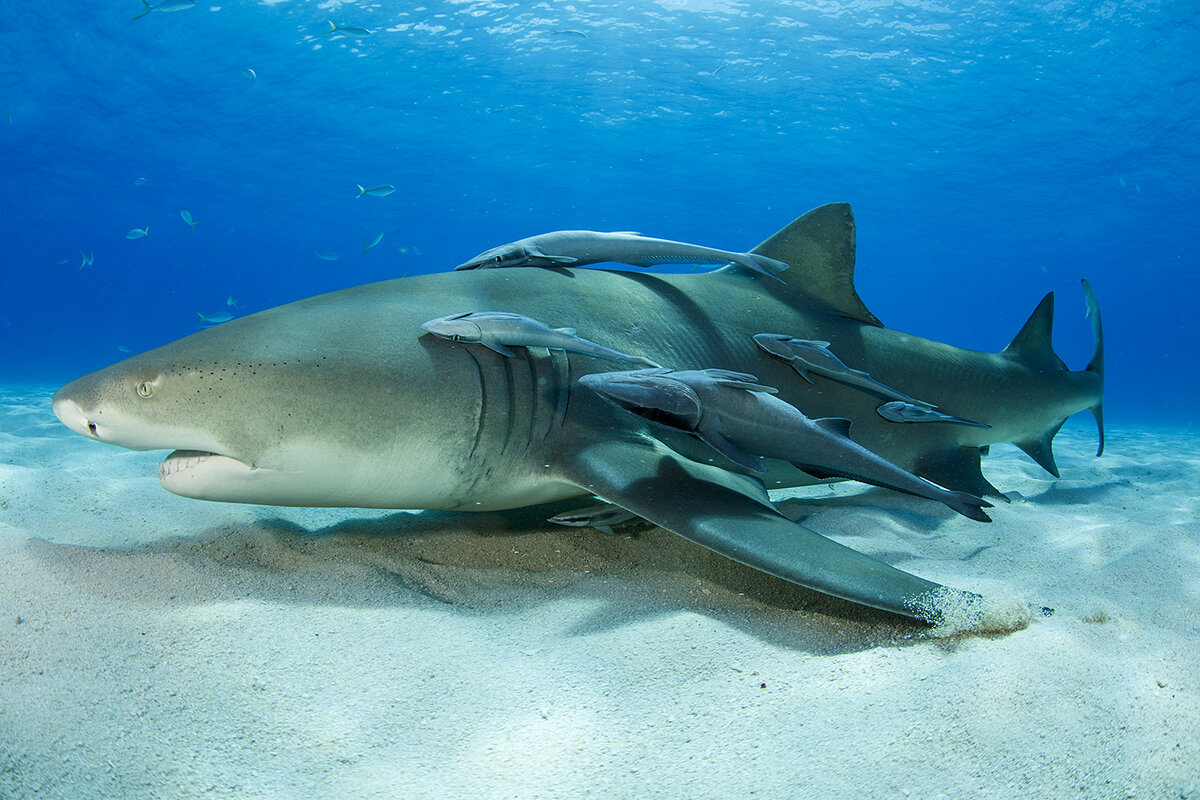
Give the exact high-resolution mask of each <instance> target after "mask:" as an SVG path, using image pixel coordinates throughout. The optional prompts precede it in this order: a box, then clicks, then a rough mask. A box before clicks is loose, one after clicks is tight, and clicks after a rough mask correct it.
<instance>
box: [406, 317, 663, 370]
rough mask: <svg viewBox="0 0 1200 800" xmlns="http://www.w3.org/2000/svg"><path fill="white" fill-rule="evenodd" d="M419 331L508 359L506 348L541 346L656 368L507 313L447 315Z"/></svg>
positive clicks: (567, 332)
mask: <svg viewBox="0 0 1200 800" xmlns="http://www.w3.org/2000/svg"><path fill="white" fill-rule="evenodd" d="M421 329H422V330H424V331H428V332H429V333H432V334H433V335H434V336H437V337H438V338H441V339H447V340H449V341H451V342H463V343H465V344H481V345H483V346H484V347H486V348H488V349H490V350H494V351H496V352H497V353H499V354H500V355H502V356H508V357H509V358H512V357H513V356H515V355H516V354H515V353H513V351H512V350H510V349H509V348H510V347H545V348H548V349H558V350H570V351H571V352H572V353H583V354H584V355H589V356H595V357H596V358H606V359H608V360H609V361H626V362H628V363H630V364H641V365H642V366H646V367H657V366H659V365H658V364H657V363H656V362H654V361H651V360H650V359H648V358H646V357H644V356H631V355H629V354H628V353H622V352H620V351H619V350H613V349H612V348H610V347H605V346H604V345H599V344H596V343H595V342H591V341H588V340H587V339H584V338H583V337H582V336H579V335H577V334H576V333H575V329H574V328H551V327H550V326H549V325H545V324H543V323H541V322H538V321H537V320H536V319H530V318H529V317H526V316H524V315H522V314H512V313H510V312H507V311H468V312H465V313H462V314H450V315H449V316H446V317H438V318H437V319H431V320H429V321H427V322H422V323H421Z"/></svg>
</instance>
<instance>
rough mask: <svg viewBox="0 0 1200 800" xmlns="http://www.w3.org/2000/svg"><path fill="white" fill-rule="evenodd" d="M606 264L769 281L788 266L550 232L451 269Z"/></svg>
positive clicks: (663, 244)
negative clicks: (720, 268) (674, 267)
mask: <svg viewBox="0 0 1200 800" xmlns="http://www.w3.org/2000/svg"><path fill="white" fill-rule="evenodd" d="M602 261H612V262H615V263H618V264H632V265H633V266H635V267H649V266H653V265H654V264H728V263H729V262H731V261H732V262H733V263H735V264H741V265H742V266H743V267H746V268H747V269H751V270H753V271H755V272H757V273H760V274H762V275H766V276H767V277H769V278H774V279H775V280H778V281H782V280H783V279H782V278H780V277H778V276H777V275H776V274H775V273H776V272H782V271H784V270H785V269H787V268H788V265H787V264H786V263H784V262H782V261H779V260H778V259H774V258H770V257H769V256H765V255H763V254H761V253H734V252H732V251H729V250H716V249H713V248H711V247H702V246H700V245H697V244H688V243H686V242H673V241H671V240H670V239H652V238H650V237H649V236H642V235H641V234H640V233H634V232H632V231H612V232H610V233H602V232H600V231H553V232H551V233H543V234H540V235H538V236H530V237H529V238H527V239H519V240H517V241H515V242H511V243H509V244H506V245H501V246H500V247H493V248H492V249H491V250H487V251H484V252H482V253H480V254H479V255H477V256H475V257H474V258H472V259H471V260H470V261H468V262H466V263H464V264H459V265H458V266H457V267H455V269H456V270H462V269H489V268H492V267H566V266H574V267H581V266H583V265H584V264H599V263H600V262H602Z"/></svg>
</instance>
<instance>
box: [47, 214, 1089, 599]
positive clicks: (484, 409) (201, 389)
mask: <svg viewBox="0 0 1200 800" xmlns="http://www.w3.org/2000/svg"><path fill="white" fill-rule="evenodd" d="M854 236H855V231H854V220H853V216H852V215H851V212H850V207H849V206H848V205H846V204H842V203H839V204H833V205H829V206H823V207H821V208H818V209H816V210H814V211H811V212H809V213H808V214H805V215H804V216H803V217H800V218H799V219H797V220H795V221H794V222H792V223H791V224H789V225H788V226H787V227H785V228H784V229H783V230H781V231H779V232H778V233H776V234H775V235H773V236H771V237H770V238H769V239H767V240H766V241H765V242H763V243H762V244H761V245H759V246H758V247H757V248H755V252H756V253H759V254H762V255H766V256H769V257H771V258H777V259H779V260H780V261H785V262H787V263H789V264H791V265H792V267H791V272H790V273H789V274H791V275H794V279H793V280H789V282H788V283H787V284H781V283H776V282H765V281H761V280H758V279H757V277H756V276H755V275H752V274H750V273H748V272H746V271H745V270H743V269H741V268H739V267H727V268H725V269H721V270H717V271H716V272H712V273H706V274H690V275H656V274H645V273H636V272H627V271H608V270H599V269H592V270H571V269H564V270H506V269H498V270H477V271H468V272H449V273H442V274H436V275H419V276H413V277H407V278H400V279H396V280H391V281H385V282H382V283H375V284H369V285H365V286H358V287H354V288H351V289H344V290H341V291H337V292H332V293H330V294H326V295H321V296H318V297H312V298H309V299H307V300H301V301H298V302H295V303H291V304H289V305H285V306H280V307H278V308H273V309H269V310H266V311H262V312H259V313H257V314H250V315H247V316H244V317H239V318H237V319H234V320H232V321H230V322H226V323H224V324H222V325H218V326H215V327H213V328H210V329H208V330H204V331H200V332H197V333H194V334H192V335H191V336H188V337H185V338H183V339H180V340H179V341H176V342H172V343H170V344H167V345H164V346H162V347H159V348H157V349H154V350H150V351H149V352H146V353H142V354H140V355H136V356H132V357H130V358H128V359H125V360H124V361H121V362H119V363H117V364H114V365H112V366H110V367H107V368H105V369H102V370H99V371H98V372H94V373H92V374H90V375H86V376H84V377H82V378H79V379H77V380H75V381H72V382H71V383H69V384H67V385H66V386H64V387H63V388H62V389H60V390H59V391H58V393H57V394H56V395H55V397H54V411H55V413H56V414H57V415H58V418H59V419H60V420H62V421H63V422H64V423H65V424H66V425H67V426H68V427H70V428H71V429H72V430H75V431H77V432H79V433H81V434H83V435H85V436H87V437H89V438H91V439H94V440H96V441H100V442H108V443H111V444H115V445H119V446H122V447H127V448H131V449H140V450H153V449H171V448H175V450H176V452H174V453H172V454H171V455H169V456H167V458H166V461H165V462H164V465H163V469H162V470H161V481H162V485H163V486H164V488H166V489H168V490H169V491H172V492H174V493H176V494H181V495H184V496H188V497H195V498H200V499H206V500H222V501H230V502H245V503H264V504H271V505H299V506H349V507H373V508H409V509H420V508H428V509H479V510H485V509H503V508H515V507H518V506H526V505H533V504H536V503H543V502H549V501H553V500H561V499H566V498H572V497H587V496H596V497H599V498H600V499H602V500H605V501H607V502H611V503H615V504H616V505H619V506H621V507H622V508H624V509H626V510H628V511H630V512H631V513H634V514H637V515H638V516H640V517H643V518H644V519H647V520H649V521H650V522H652V523H654V524H656V525H659V526H661V527H663V528H666V529H668V530H671V531H674V532H675V533H677V534H679V535H681V536H684V537H686V538H688V539H690V540H692V541H694V542H696V543H698V544H701V545H703V546H705V547H708V548H710V549H712V550H715V551H717V552H718V553H722V554H724V555H726V556H728V557H730V558H733V559H736V560H738V561H741V562H743V563H745V564H748V565H750V566H752V567H755V568H757V569H760V570H763V571H765V572H768V573H771V574H773V575H776V576H778V577H780V578H782V579H784V580H788V581H792V582H794V583H798V584H801V585H803V586H808V587H810V588H813V589H816V590H818V591H821V592H825V593H827V594H830V595H835V596H837V597H841V598H844V599H846V600H850V601H853V602H855V603H862V604H865V605H868V606H872V607H875V608H881V609H885V610H888V611H892V612H895V613H897V614H903V615H905V616H908V617H912V618H914V619H922V620H927V621H929V620H934V619H936V618H937V617H938V616H939V614H940V613H941V612H940V608H941V606H939V605H938V604H937V598H939V597H941V596H942V592H943V587H940V586H939V585H938V584H936V583H933V582H930V581H927V580H924V579H922V578H919V577H916V576H915V575H911V574H909V573H906V572H903V571H901V570H898V569H896V568H894V567H891V566H888V565H887V564H884V563H882V562H880V561H877V560H875V559H873V558H870V557H868V556H866V555H864V554H862V553H859V552H856V551H854V550H852V549H850V548H847V547H844V546H843V545H840V544H837V543H835V542H834V541H832V540H830V539H827V538H826V537H824V536H821V535H819V534H817V533H816V532H814V531H812V530H810V529H808V528H806V527H804V526H803V525H799V524H796V523H793V522H791V521H790V520H788V519H787V518H785V517H784V516H782V515H781V514H779V513H778V512H776V511H775V510H774V508H772V507H771V505H770V503H769V498H768V497H767V493H766V490H765V488H764V486H765V487H769V488H775V487H779V486H795V485H802V484H811V483H813V482H814V479H813V478H812V477H811V476H810V475H807V474H806V473H804V472H802V471H801V470H798V469H796V468H795V467H794V466H792V465H791V464H788V463H786V462H783V461H778V460H768V461H767V462H765V463H766V466H767V467H768V471H767V472H766V473H765V474H763V475H761V476H758V475H753V474H751V473H750V472H749V471H747V470H742V469H741V468H738V467H736V466H733V468H731V469H725V468H722V467H720V466H716V465H713V464H708V463H704V461H705V460H706V459H709V458H711V452H712V451H711V449H710V448H709V447H708V446H707V445H705V444H704V443H702V442H699V441H697V440H695V439H694V437H691V436H690V435H687V434H682V433H680V434H678V435H677V437H676V438H678V439H679V441H673V440H672V436H673V435H674V433H673V432H672V431H670V430H666V429H663V428H661V427H655V426H653V424H652V423H650V422H649V421H647V420H643V419H641V418H639V417H637V416H635V415H632V414H629V413H627V412H625V411H622V410H621V409H618V408H616V407H614V406H613V405H612V404H610V403H608V402H606V401H605V400H603V399H602V398H601V397H600V396H599V395H597V394H595V393H594V392H592V391H591V390H588V389H585V388H584V387H582V386H580V385H579V384H578V383H577V379H578V378H579V377H580V376H582V375H586V374H588V373H590V372H594V371H596V370H597V369H598V368H602V367H603V366H604V362H600V361H597V360H595V359H592V358H586V357H582V356H577V355H574V354H571V353H567V352H564V351H562V350H556V349H551V350H544V349H541V348H526V349H523V350H520V351H518V353H517V355H516V356H515V357H514V358H505V357H502V356H500V355H498V354H496V353H493V352H491V351H489V350H487V349H485V348H480V347H472V346H469V345H462V344H455V343H447V342H443V341H438V340H435V339H432V338H431V337H428V336H420V335H417V327H418V326H419V325H420V324H421V322H422V321H424V320H428V319H431V318H433V317H436V316H438V315H441V314H445V313H446V309H447V307H449V308H489V307H490V308H497V307H499V308H505V309H508V310H511V311H513V312H516V313H522V314H526V315H529V316H532V317H535V318H541V319H570V320H572V321H573V323H574V324H575V325H577V326H578V327H579V328H581V329H583V330H597V331H599V330H603V331H604V332H605V337H606V341H608V342H610V343H612V344H614V346H616V347H619V348H620V349H622V350H624V351H626V352H635V353H641V352H645V353H652V354H653V355H654V357H655V359H656V360H658V361H660V362H662V363H668V364H672V365H675V366H677V367H679V368H681V369H698V368H703V367H717V368H725V369H731V370H738V371H747V370H749V371H753V372H754V373H755V374H757V375H759V376H760V377H761V378H762V379H763V381H764V382H765V383H768V384H772V385H776V386H780V387H781V389H780V392H779V397H780V398H781V399H782V400H784V401H786V402H788V403H790V404H792V405H794V406H796V407H797V408H800V409H802V410H803V411H804V413H805V414H807V415H808V416H810V417H846V418H849V419H851V420H853V421H854V435H855V440H856V441H857V442H858V443H859V444H861V445H863V446H864V447H866V448H868V449H869V450H872V451H873V452H876V453H878V454H879V455H881V456H883V457H884V458H886V459H888V460H889V461H891V462H893V463H895V464H897V465H899V466H901V467H903V468H904V469H907V470H910V471H912V472H914V473H916V474H918V475H921V476H922V477H924V478H927V479H929V480H932V481H934V482H935V483H938V484H940V485H942V486H945V487H947V488H950V489H955V490H958V491H966V492H970V493H972V494H976V495H983V493H984V492H995V491H996V490H995V488H994V487H992V486H991V484H990V483H988V482H987V480H986V479H985V478H984V477H983V474H982V472H981V471H980V452H981V450H982V449H983V448H985V447H986V446H987V445H989V444H991V443H993V442H1002V441H1012V442H1016V443H1017V444H1019V445H1020V446H1021V447H1023V448H1024V449H1025V451H1026V452H1028V453H1030V454H1032V455H1034V457H1035V458H1036V459H1037V460H1038V461H1039V463H1041V464H1042V465H1043V466H1047V467H1048V468H1050V469H1052V470H1053V469H1054V460H1053V456H1052V454H1051V450H1050V442H1051V439H1052V438H1053V436H1054V433H1055V432H1056V431H1057V430H1058V428H1059V427H1060V426H1061V425H1062V423H1063V421H1064V420H1065V419H1066V418H1067V417H1068V416H1069V415H1071V414H1073V413H1075V412H1077V411H1080V410H1082V409H1092V411H1093V413H1095V414H1096V415H1097V417H1099V412H1100V404H1101V394H1102V390H1103V379H1102V372H1101V370H1102V366H1101V361H1100V360H1099V359H1100V356H1101V353H1102V350H1101V349H1100V348H1099V347H1098V348H1097V350H1096V355H1095V357H1094V358H1093V361H1092V363H1091V364H1090V365H1089V366H1088V368H1087V369H1086V370H1084V371H1080V372H1069V371H1067V370H1066V368H1065V367H1064V366H1063V364H1062V362H1061V361H1059V360H1058V358H1057V357H1056V356H1055V355H1054V352H1053V350H1052V349H1051V347H1050V331H1051V321H1052V314H1053V306H1052V295H1051V296H1047V297H1046V298H1045V299H1044V300H1043V301H1042V303H1041V304H1040V305H1039V306H1038V308H1037V310H1036V311H1035V312H1034V314H1033V316H1032V317H1031V318H1030V320H1029V322H1027V323H1026V325H1025V327H1024V328H1022V330H1021V332H1020V333H1019V334H1018V335H1017V337H1016V338H1015V339H1014V340H1013V341H1012V343H1011V344H1010V345H1009V346H1008V347H1007V348H1005V349H1004V350H1003V351H1002V352H999V353H983V352H976V351H971V350H964V349H961V348H957V347H953V346H951V345H945V344H939V343H937V342H933V341H930V340H928V339H923V338H921V337H919V336H914V335H911V334H907V333H903V332H900V331H896V330H893V329H890V328H885V327H883V326H882V324H881V323H880V322H879V320H878V319H876V318H875V317H874V316H873V315H872V314H871V312H870V311H868V310H867V308H866V306H864V305H863V303H862V301H861V300H860V299H859V297H858V294H857V293H856V292H855V290H854V281H853V272H854ZM1092 320H1093V324H1094V325H1095V326H1096V330H1097V332H1098V331H1099V315H1098V313H1094V314H1093V316H1092ZM762 330H784V331H791V332H792V333H794V334H795V335H797V336H801V337H804V338H809V339H820V340H822V341H828V342H831V343H832V346H833V348H834V349H836V350H837V352H838V353H839V354H840V355H841V357H842V358H845V359H846V360H847V361H848V362H850V363H853V364H859V365H861V366H863V367H864V368H865V369H868V370H870V372H871V374H872V375H873V376H875V377H876V378H878V379H880V380H882V381H884V382H886V383H889V384H895V385H899V386H904V387H905V389H906V390H907V391H910V392H912V393H914V394H915V395H917V396H919V397H922V396H923V397H937V398H938V399H939V400H941V401H943V402H944V403H945V405H946V407H948V408H953V409H954V410H955V413H957V414H961V415H963V416H964V417H966V418H969V419H975V420H979V421H981V422H985V423H987V424H989V425H991V426H992V427H991V428H975V427H966V426H960V425H896V424H894V423H891V422H888V421H887V420H885V419H883V418H882V417H880V416H879V415H878V414H877V413H875V407H876V406H877V405H878V404H879V402H878V398H877V397H875V396H873V395H867V394H865V393H863V392H860V391H858V390H857V389H854V388H852V387H847V386H843V385H842V384H839V383H836V382H830V383H828V384H827V385H826V386H824V387H814V386H811V385H809V384H807V383H804V382H802V381H796V380H791V379H790V377H789V376H791V375H792V374H793V373H792V369H791V367H790V366H788V365H787V364H784V363H783V362H780V361H778V360H777V359H774V358H770V357H768V356H767V355H766V354H764V353H762V352H761V351H760V350H759V349H758V348H757V346H756V345H754V343H753V340H752V339H751V336H752V335H753V334H754V333H755V332H756V331H762ZM666 440H671V444H672V445H673V447H668V446H667V442H666ZM674 448H678V449H674ZM689 448H690V449H689ZM680 453H685V454H688V456H687V457H685V455H681V454H680ZM693 456H694V457H693Z"/></svg>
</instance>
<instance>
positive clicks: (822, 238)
mask: <svg viewBox="0 0 1200 800" xmlns="http://www.w3.org/2000/svg"><path fill="white" fill-rule="evenodd" d="M750 252H751V253H756V254H759V255H764V256H768V257H770V258H773V259H776V260H778V261H782V262H783V263H785V264H790V265H791V271H789V272H788V278H787V284H786V286H772V288H771V291H772V292H774V293H779V292H783V293H784V294H789V293H790V294H794V295H796V305H798V306H801V307H809V308H812V307H814V306H816V307H818V308H819V307H822V306H824V307H825V308H827V309H829V310H830V311H832V312H834V313H837V314H840V315H842V316H844V317H849V318H850V319H856V320H859V321H860V322H865V323H867V324H868V325H875V326H877V327H880V328H882V327H883V323H882V322H880V321H879V320H878V319H877V318H876V316H875V315H874V314H872V313H871V312H870V311H868V310H867V307H866V305H865V304H863V301H862V299H861V298H859V296H858V292H857V291H855V289H854V214H853V213H852V212H851V211H850V204H849V203H830V204H829V205H824V206H821V207H819V208H814V209H813V210H812V211H809V212H808V213H807V214H805V215H804V216H802V217H799V218H797V219H795V220H793V221H792V222H791V223H790V224H789V225H788V226H787V227H785V228H783V230H781V231H779V232H778V233H776V234H775V235H773V236H772V237H771V238H769V239H767V240H766V241H765V242H763V243H762V244H760V245H758V247H755V248H754V249H753V250H751V251H750Z"/></svg>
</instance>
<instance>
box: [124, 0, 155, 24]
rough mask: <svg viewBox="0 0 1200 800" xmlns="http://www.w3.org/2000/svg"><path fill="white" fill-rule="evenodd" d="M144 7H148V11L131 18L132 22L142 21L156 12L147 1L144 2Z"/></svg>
mask: <svg viewBox="0 0 1200 800" xmlns="http://www.w3.org/2000/svg"><path fill="white" fill-rule="evenodd" d="M142 5H144V6H145V7H146V10H145V11H143V12H142V13H140V14H138V15H137V16H136V17H130V18H129V19H131V20H135V19H141V18H142V17H144V16H146V15H147V14H149V13H150V12H151V11H153V10H154V6H152V5H150V4H149V3H147V2H146V0H142Z"/></svg>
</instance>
